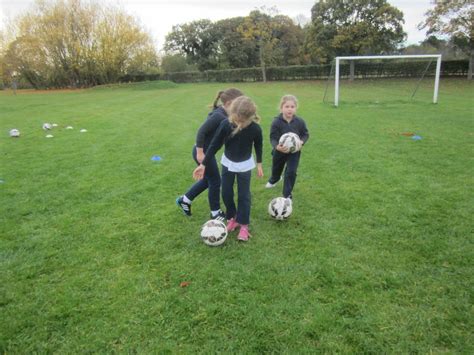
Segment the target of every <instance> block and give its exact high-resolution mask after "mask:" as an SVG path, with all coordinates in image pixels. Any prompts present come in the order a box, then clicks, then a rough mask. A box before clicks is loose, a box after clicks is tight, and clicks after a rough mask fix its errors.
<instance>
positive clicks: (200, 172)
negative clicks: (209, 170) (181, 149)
mask: <svg viewBox="0 0 474 355" xmlns="http://www.w3.org/2000/svg"><path fill="white" fill-rule="evenodd" d="M205 170H206V167H205V166H204V165H199V166H198V167H197V168H196V169H194V171H193V179H194V180H201V179H202V178H203V177H204V171H205Z"/></svg>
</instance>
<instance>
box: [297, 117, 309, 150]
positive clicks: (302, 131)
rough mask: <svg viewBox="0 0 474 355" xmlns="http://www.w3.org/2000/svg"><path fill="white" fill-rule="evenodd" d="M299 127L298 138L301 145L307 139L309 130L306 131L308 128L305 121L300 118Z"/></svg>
mask: <svg viewBox="0 0 474 355" xmlns="http://www.w3.org/2000/svg"><path fill="white" fill-rule="evenodd" d="M301 123H302V125H301V128H300V134H299V136H300V140H301V142H302V143H303V145H304V144H305V143H306V142H307V141H308V139H309V132H308V128H307V127H306V122H305V121H304V120H303V119H302V120H301Z"/></svg>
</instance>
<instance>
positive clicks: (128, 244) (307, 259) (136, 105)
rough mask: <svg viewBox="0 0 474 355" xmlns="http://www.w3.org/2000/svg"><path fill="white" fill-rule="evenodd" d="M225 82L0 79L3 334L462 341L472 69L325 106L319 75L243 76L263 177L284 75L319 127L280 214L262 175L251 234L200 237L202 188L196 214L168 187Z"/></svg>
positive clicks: (175, 183)
mask: <svg viewBox="0 0 474 355" xmlns="http://www.w3.org/2000/svg"><path fill="white" fill-rule="evenodd" d="M228 86H229V85H226V84H180V85H177V84H171V83H144V84H134V85H119V86H111V87H102V88H96V89H90V90H84V91H77V92H47V93H20V94H18V95H16V96H13V95H12V94H11V92H2V93H0V107H1V109H0V132H2V133H1V137H0V180H2V182H1V183H0V201H1V203H0V314H1V318H2V322H1V323H0V352H1V353H34V352H37V353H46V352H54V353H81V352H97V353H105V352H131V353H134V352H136V353H157V352H171V353H195V352H201V353H211V352H240V353H264V352H277V353H288V354H290V353H309V352H315V351H317V352H343V353H348V352H354V353H387V352H388V353H429V352H434V353H443V352H448V353H466V354H467V353H473V352H474V341H473V336H472V329H474V324H473V323H474V322H473V319H474V317H473V308H472V300H473V277H472V275H473V264H472V261H473V257H474V255H473V238H472V232H473V222H472V216H473V205H474V204H473V202H474V201H473V175H472V173H473V170H472V168H473V161H472V159H473V134H474V130H473V128H474V127H473V118H474V116H473V109H472V107H473V106H472V102H473V97H474V95H473V94H474V88H473V84H472V83H471V84H470V83H468V82H467V81H465V80H442V81H441V88H440V96H439V104H437V105H433V104H431V103H430V99H429V98H428V100H422V99H415V100H413V101H410V100H401V99H399V98H398V97H397V98H396V99H390V96H387V101H379V102H378V103H374V102H369V101H367V100H366V101H364V100H361V101H360V102H348V101H347V100H348V97H351V96H347V95H348V93H347V92H346V93H345V95H346V96H345V98H344V97H341V100H342V102H341V105H340V107H339V108H337V109H336V108H333V107H331V106H330V105H327V104H323V103H322V97H323V93H324V87H325V83H323V82H282V83H268V84H262V83H252V84H235V86H237V87H239V88H240V89H242V90H243V91H244V92H245V93H246V94H247V95H249V96H251V97H252V98H254V99H255V101H256V102H257V105H258V107H259V113H260V115H261V116H262V118H263V120H262V128H263V131H264V136H265V146H264V170H265V173H266V178H268V174H269V172H270V165H271V158H270V144H269V140H268V134H269V128H270V123H271V119H272V117H273V116H274V115H275V114H276V113H277V106H278V102H279V99H280V97H281V96H282V95H283V94H286V93H292V94H295V95H296V96H297V97H298V98H299V100H300V109H299V112H298V113H299V114H300V115H301V116H302V117H304V118H305V120H306V122H307V125H308V128H309V131H310V134H311V137H310V140H309V142H308V144H307V145H306V146H305V147H304V151H303V155H302V160H301V164H300V168H299V171H298V173H299V175H298V180H297V184H296V188H295V190H294V201H295V202H294V212H293V215H292V216H291V217H290V219H289V220H287V221H285V222H281V223H279V222H276V221H273V220H271V218H270V217H269V216H268V214H267V212H266V209H267V203H268V202H269V201H270V200H271V198H273V197H275V196H277V195H279V194H280V193H281V191H280V189H281V184H280V185H278V187H277V188H275V189H273V190H268V189H265V188H264V183H265V181H266V179H263V180H259V179H257V178H256V176H255V175H254V176H253V178H252V179H253V180H252V195H253V206H252V213H251V226H250V227H251V233H252V234H253V238H252V239H251V240H250V241H249V242H248V243H247V244H242V243H238V242H237V240H236V238H235V235H234V234H231V235H230V236H229V238H228V240H227V241H226V243H225V244H224V245H223V246H222V247H218V248H210V247H207V246H206V245H204V244H203V243H202V242H201V241H200V237H199V231H200V226H201V224H202V223H203V222H204V221H206V219H207V217H208V213H209V210H208V206H207V197H206V196H200V197H199V198H198V199H196V201H195V203H194V204H193V216H192V217H191V218H186V217H185V216H183V215H182V214H181V212H180V211H179V210H178V209H177V207H176V206H175V203H174V200H175V198H176V196H178V195H179V194H181V193H183V192H184V191H185V190H186V189H187V187H188V186H189V185H190V184H191V183H192V182H193V180H192V178H191V173H192V170H193V168H194V163H193V161H192V160H191V157H190V151H191V148H192V145H193V142H194V137H195V133H196V130H197V128H198V127H199V126H200V124H201V123H202V122H203V120H204V118H205V117H206V113H207V111H208V108H207V104H210V103H211V102H212V99H213V97H214V95H215V94H216V92H217V91H218V90H219V89H222V88H225V87H228ZM371 90H373V89H371V87H370V86H367V87H364V86H361V85H357V93H354V95H356V94H357V95H359V94H361V93H363V92H365V94H367V95H370V93H371ZM429 95H430V94H429V93H428V94H427V96H428V97H429ZM43 122H52V123H58V124H59V125H60V127H58V128H56V129H54V130H53V132H52V133H53V135H54V136H55V137H54V138H52V139H46V138H45V135H46V133H45V132H43V131H42V129H41V125H42V123H43ZM67 125H72V126H74V130H66V129H64V127H65V126H67ZM11 128H18V129H20V131H21V132H22V136H21V138H18V139H12V138H9V137H8V130H9V129H11ZM81 128H86V129H87V130H88V132H87V133H79V129H81ZM403 132H414V133H417V134H418V135H420V136H421V137H422V140H420V141H413V140H412V139H411V138H410V137H406V136H403V135H401V133H403ZM153 155H160V156H161V157H162V158H163V159H162V161H160V162H152V161H151V160H150V158H151V157H152V156H153ZM183 281H187V282H189V286H187V287H180V283H181V282H183Z"/></svg>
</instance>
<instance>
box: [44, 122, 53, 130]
mask: <svg viewBox="0 0 474 355" xmlns="http://www.w3.org/2000/svg"><path fill="white" fill-rule="evenodd" d="M51 128H53V126H52V125H51V123H43V129H44V130H45V131H49V130H50V129H51Z"/></svg>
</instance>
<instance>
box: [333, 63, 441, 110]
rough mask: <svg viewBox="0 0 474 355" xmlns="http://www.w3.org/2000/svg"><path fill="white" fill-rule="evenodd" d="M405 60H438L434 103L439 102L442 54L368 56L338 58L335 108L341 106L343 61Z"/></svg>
mask: <svg viewBox="0 0 474 355" xmlns="http://www.w3.org/2000/svg"><path fill="white" fill-rule="evenodd" d="M404 58H415V59H416V58H418V59H426V58H433V59H436V75H435V84H434V92H433V103H434V104H436V103H437V102H438V88H439V76H440V72H441V54H412V55H366V56H348V57H336V65H335V67H336V73H335V79H336V80H335V87H334V106H336V107H337V106H338V105H339V64H340V62H341V60H352V61H354V60H360V59H404Z"/></svg>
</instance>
